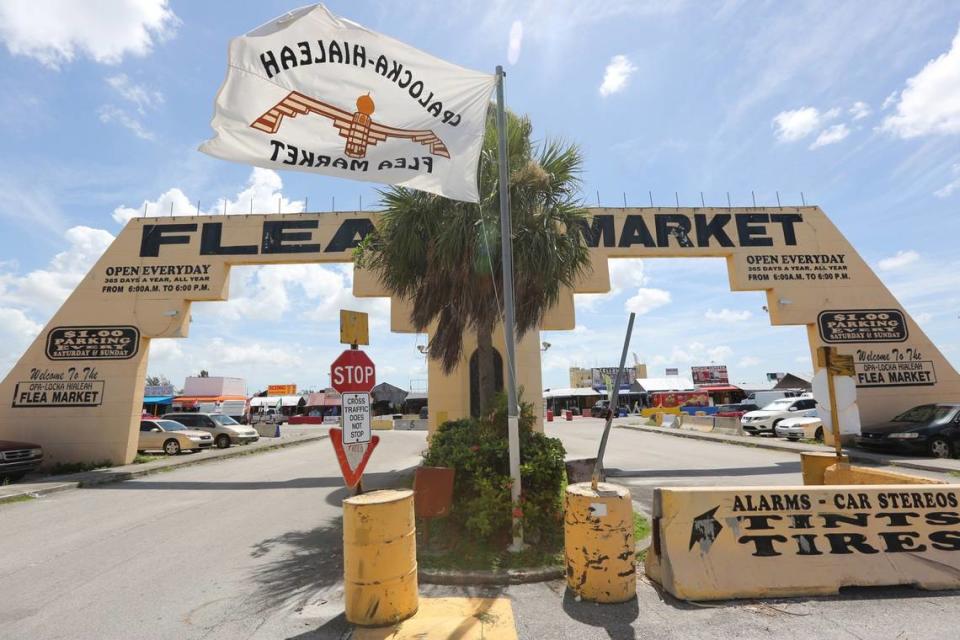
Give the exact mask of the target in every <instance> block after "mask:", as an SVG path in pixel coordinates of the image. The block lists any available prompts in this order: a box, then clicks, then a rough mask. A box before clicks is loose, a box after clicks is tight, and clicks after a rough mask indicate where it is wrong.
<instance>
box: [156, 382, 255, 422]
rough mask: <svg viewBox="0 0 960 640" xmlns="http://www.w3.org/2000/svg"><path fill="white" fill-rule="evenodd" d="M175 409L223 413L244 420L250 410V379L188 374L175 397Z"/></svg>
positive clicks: (173, 403) (173, 406)
mask: <svg viewBox="0 0 960 640" xmlns="http://www.w3.org/2000/svg"><path fill="white" fill-rule="evenodd" d="M172 410H173V411H199V412H201V413H222V414H224V415H228V416H230V417H231V418H233V419H234V420H238V421H242V420H243V419H244V416H245V415H246V414H247V381H246V380H244V379H243V378H228V377H224V376H189V377H187V379H186V380H185V381H184V383H183V392H182V393H181V394H180V395H179V396H176V397H175V398H173V401H172Z"/></svg>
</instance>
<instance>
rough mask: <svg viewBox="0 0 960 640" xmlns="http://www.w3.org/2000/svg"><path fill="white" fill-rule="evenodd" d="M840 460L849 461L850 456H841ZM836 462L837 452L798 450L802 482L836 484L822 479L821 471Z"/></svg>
mask: <svg viewBox="0 0 960 640" xmlns="http://www.w3.org/2000/svg"><path fill="white" fill-rule="evenodd" d="M840 462H850V458H848V457H847V456H843V458H841V459H840ZM836 463H837V454H835V453H832V452H829V453H828V452H826V451H802V452H800V470H801V472H802V474H803V484H805V485H822V484H836V483H833V482H824V481H823V472H824V471H825V470H826V468H827V467H829V466H830V465H833V464H836Z"/></svg>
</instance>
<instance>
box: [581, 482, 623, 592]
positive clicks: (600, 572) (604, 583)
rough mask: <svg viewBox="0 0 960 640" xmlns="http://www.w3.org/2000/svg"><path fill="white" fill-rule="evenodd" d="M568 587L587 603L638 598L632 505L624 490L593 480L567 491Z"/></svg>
mask: <svg viewBox="0 0 960 640" xmlns="http://www.w3.org/2000/svg"><path fill="white" fill-rule="evenodd" d="M563 543H564V544H563V549H564V556H565V560H566V567H567V586H568V587H569V588H570V590H571V591H573V592H574V593H575V594H577V595H578V596H580V597H581V598H583V599H584V600H590V601H592V602H625V601H627V600H630V599H632V598H634V597H636V594H637V576H636V568H637V567H636V546H635V543H634V540H633V502H632V501H631V499H630V492H629V491H628V490H627V489H626V488H624V487H621V486H618V485H613V484H608V483H606V482H601V483H599V484H598V485H597V490H596V491H594V490H593V489H592V488H591V485H590V483H589V482H581V483H578V484H572V485H570V486H568V487H567V494H566V502H565V504H564V518H563Z"/></svg>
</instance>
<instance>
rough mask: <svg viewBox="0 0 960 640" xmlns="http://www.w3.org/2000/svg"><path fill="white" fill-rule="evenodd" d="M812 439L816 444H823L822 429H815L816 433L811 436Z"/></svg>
mask: <svg viewBox="0 0 960 640" xmlns="http://www.w3.org/2000/svg"><path fill="white" fill-rule="evenodd" d="M813 438H814V440H816V441H817V442H823V427H817V431H816V433H814V434H813Z"/></svg>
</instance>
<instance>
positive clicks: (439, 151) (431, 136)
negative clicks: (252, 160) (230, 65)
mask: <svg viewBox="0 0 960 640" xmlns="http://www.w3.org/2000/svg"><path fill="white" fill-rule="evenodd" d="M374 108H375V105H374V103H373V98H371V97H370V94H369V93H367V94H366V95H362V96H360V97H359V98H357V110H356V111H355V112H353V113H350V112H349V111H345V110H344V109H341V108H339V107H335V106H333V105H332V104H328V103H326V102H322V101H320V100H315V99H313V98H311V97H309V96H306V95H304V94H302V93H300V92H299V91H291V92H290V93H289V94H288V95H287V97H286V98H284V99H283V100H281V101H280V102H278V103H277V104H276V106H274V107H273V108H271V109H270V110H269V111H267V112H266V113H264V114H263V115H262V116H260V117H259V118H257V119H256V120H254V121H253V123H252V124H251V125H250V126H251V127H253V128H254V129H259V130H260V131H264V132H266V133H276V132H277V130H278V129H279V128H280V123H281V122H282V121H283V118H284V116H286V117H288V118H295V117H297V115H300V114H302V115H308V114H311V113H315V114H317V115H321V116H323V117H325V118H330V119H331V120H332V121H333V126H334V127H336V128H337V130H338V131H339V132H340V136H341V137H343V138H345V139H346V145H345V148H344V152H345V153H346V154H347V155H348V156H349V157H351V158H363V157H365V156H366V155H367V147H368V146H372V145H375V144H377V143H378V142H384V141H386V139H387V138H401V139H407V140H411V141H413V142H419V143H420V144H422V145H425V146H429V147H430V153H432V154H433V155H435V156H441V157H444V158H449V157H450V152H449V151H448V150H447V146H446V145H445V144H444V143H443V140H441V139H440V137H439V136H438V135H437V134H435V133H434V132H433V131H430V130H429V129H422V130H415V129H397V128H396V127H388V126H387V125H384V124H380V123H379V122H375V121H374V120H373V119H371V118H370V116H371V115H372V114H373V112H374Z"/></svg>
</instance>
